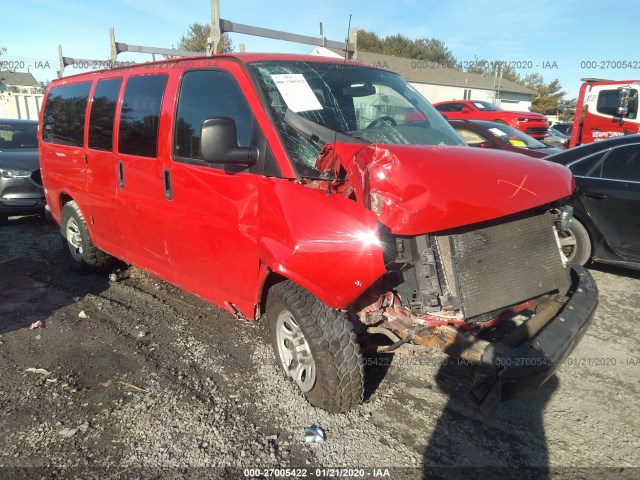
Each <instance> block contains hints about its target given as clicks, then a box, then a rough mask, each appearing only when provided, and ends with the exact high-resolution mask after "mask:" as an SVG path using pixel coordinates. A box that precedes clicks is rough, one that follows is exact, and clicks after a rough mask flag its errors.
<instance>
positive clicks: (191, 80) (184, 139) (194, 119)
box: [173, 70, 255, 159]
mask: <svg viewBox="0 0 640 480" xmlns="http://www.w3.org/2000/svg"><path fill="white" fill-rule="evenodd" d="M208 117H228V118H231V119H233V121H234V122H235V123H236V130H237V132H238V146H239V147H248V146H250V145H251V139H252V134H253V132H254V126H255V119H254V117H253V114H252V113H251V109H250V108H249V105H248V104H247V101H246V99H245V98H244V95H243V94H242V91H241V90H240V87H238V84H237V83H236V82H235V80H234V79H233V77H232V76H231V75H229V74H228V73H226V72H220V71H213V70H196V71H191V72H187V73H186V74H185V75H184V77H183V79H182V86H181V87H180V99H179V101H178V112H177V115H176V124H175V137H174V145H173V154H174V155H175V156H176V157H182V158H192V159H201V157H200V128H201V126H202V122H203V121H204V119H205V118H208Z"/></svg>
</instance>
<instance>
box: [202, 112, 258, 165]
mask: <svg viewBox="0 0 640 480" xmlns="http://www.w3.org/2000/svg"><path fill="white" fill-rule="evenodd" d="M200 155H201V156H202V159H203V160H204V161H205V162H209V163H222V164H233V165H247V166H248V165H253V164H255V163H256V162H257V161H258V149H257V148H256V147H238V133H237V131H236V122H234V121H233V120H232V119H231V118H228V117H211V118H206V119H205V120H204V122H202V128H201V129H200Z"/></svg>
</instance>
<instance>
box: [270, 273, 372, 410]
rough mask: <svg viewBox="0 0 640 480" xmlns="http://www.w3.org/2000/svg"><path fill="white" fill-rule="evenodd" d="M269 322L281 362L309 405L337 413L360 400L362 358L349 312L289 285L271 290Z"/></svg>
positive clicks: (278, 359)
mask: <svg viewBox="0 0 640 480" xmlns="http://www.w3.org/2000/svg"><path fill="white" fill-rule="evenodd" d="M267 319H268V321H269V326H270V329H271V338H272V343H273V350H274V352H275V355H276V359H277V361H278V363H279V364H280V366H281V367H282V369H283V370H284V372H285V374H286V375H287V376H288V377H289V378H290V379H291V380H292V381H293V382H294V383H296V384H297V385H298V387H299V388H300V390H301V391H302V392H303V393H304V395H305V397H306V398H307V400H308V401H309V403H311V405H313V406H315V407H319V408H322V409H324V410H327V411H328V412H329V413H338V412H346V411H347V410H349V409H351V408H354V407H356V406H358V405H359V404H360V403H361V402H362V397H363V393H364V366H363V360H362V354H361V352H360V346H359V344H358V341H357V338H356V334H355V332H354V331H353V325H352V324H351V322H350V321H349V319H348V318H347V316H346V314H345V313H343V312H340V311H338V310H334V309H332V308H329V307H327V306H326V305H325V304H324V303H322V302H321V301H320V300H318V299H317V298H316V297H315V296H314V295H312V294H311V293H310V292H308V291H307V290H305V289H304V288H302V287H301V286H299V285H297V284H295V283H293V282H290V281H286V282H283V283H279V284H277V285H275V286H273V287H272V288H271V290H269V295H268V297H267Z"/></svg>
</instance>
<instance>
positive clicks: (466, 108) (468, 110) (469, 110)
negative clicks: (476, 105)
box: [460, 107, 471, 113]
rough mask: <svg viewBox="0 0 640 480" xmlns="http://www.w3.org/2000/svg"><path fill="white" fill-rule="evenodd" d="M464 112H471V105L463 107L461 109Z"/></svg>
mask: <svg viewBox="0 0 640 480" xmlns="http://www.w3.org/2000/svg"><path fill="white" fill-rule="evenodd" d="M460 111H461V112H462V113H470V112H471V109H470V108H469V107H462V110H460Z"/></svg>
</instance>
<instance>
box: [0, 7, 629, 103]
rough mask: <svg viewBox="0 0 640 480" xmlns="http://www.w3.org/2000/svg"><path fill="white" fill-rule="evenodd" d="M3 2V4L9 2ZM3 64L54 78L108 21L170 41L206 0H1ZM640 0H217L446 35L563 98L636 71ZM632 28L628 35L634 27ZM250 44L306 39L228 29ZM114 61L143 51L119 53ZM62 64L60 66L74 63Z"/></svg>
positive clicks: (96, 40) (274, 12)
mask: <svg viewBox="0 0 640 480" xmlns="http://www.w3.org/2000/svg"><path fill="white" fill-rule="evenodd" d="M7 2H8V5H7ZM3 4H4V5H5V7H4V8H3V12H5V15H4V16H3V21H2V27H1V28H0V47H5V48H6V49H7V50H6V52H5V53H4V54H3V55H2V56H0V70H7V69H13V70H15V71H29V72H31V73H32V74H33V75H34V76H35V78H36V79H37V80H38V81H47V80H52V79H53V78H55V76H56V71H57V69H58V68H59V60H58V45H62V51H63V54H64V55H65V56H68V57H74V58H83V59H97V60H106V59H107V58H108V57H109V54H110V43H109V27H114V28H115V36H116V40H117V41H118V42H124V43H128V44H132V45H144V46H154V47H164V48H171V47H176V45H177V43H178V41H179V40H180V37H181V36H182V35H183V34H185V33H186V32H187V28H188V25H189V24H190V23H192V22H200V23H209V22H210V19H211V13H210V12H211V11H210V9H211V2H210V0H180V1H177V2H175V1H173V2H172V1H168V0H108V1H99V2H98V1H95V0H55V1H51V0H20V1H15V0H3ZM639 13H640V2H637V1H636V0H632V1H630V2H615V1H614V2H609V3H605V2H604V1H603V0H597V1H596V0H582V1H579V0H564V1H563V0H536V1H535V2H513V1H510V2H507V1H505V0H458V1H453V0H449V1H446V0H395V1H389V0H387V1H383V0H351V1H349V2H346V1H344V0H322V1H321V2H320V1H310V0H296V1H289V2H288V1H285V0H269V1H257V0H234V1H231V0H220V16H221V18H224V19H227V20H230V21H232V22H236V23H243V24H248V25H253V26H259V27H263V28H270V29H275V30H284V31H288V32H292V33H298V34H302V35H310V36H316V35H317V36H319V31H320V28H319V24H320V22H322V23H323V27H324V35H325V37H327V38H328V39H331V40H338V41H343V40H344V39H345V38H346V36H347V32H348V27H349V18H350V16H351V27H355V28H362V29H365V30H369V31H374V32H376V33H377V34H378V35H380V36H382V37H384V36H387V35H393V34H396V33H402V34H403V35H405V36H407V37H409V38H412V39H413V38H436V39H438V40H441V41H443V42H444V43H445V44H446V46H447V47H448V48H449V49H450V50H451V51H452V52H453V54H454V55H455V56H456V58H457V59H458V60H459V61H460V62H462V63H463V64H468V63H470V62H473V61H474V59H475V58H483V59H486V60H489V61H494V60H501V61H504V62H507V63H508V64H509V65H511V66H514V67H516V68H517V67H522V68H519V69H518V68H517V70H518V72H519V73H520V74H521V75H522V76H524V75H527V74H529V73H540V74H541V75H542V76H543V77H544V79H545V81H546V82H549V81H551V80H554V79H556V78H557V79H558V80H560V83H561V84H562V86H563V89H564V91H566V92H567V96H566V97H565V98H566V99H570V98H574V97H576V96H577V94H578V89H579V87H580V78H584V77H597V78H606V79H614V80H628V79H638V78H640V39H639V38H640V37H638V35H637V32H638V18H639V15H638V14H639ZM634 33H635V35H634ZM231 38H232V40H233V42H234V44H235V45H236V48H238V46H239V44H240V43H243V44H244V45H245V50H246V51H249V52H291V53H308V52H310V51H311V49H312V48H313V47H312V46H308V45H301V44H294V43H289V42H282V41H274V40H269V39H263V38H260V37H252V36H246V35H240V34H231ZM118 60H121V61H148V60H151V56H150V55H143V54H133V53H123V54H120V55H119V56H118ZM80 71H82V70H80V69H77V68H72V67H67V69H66V70H65V75H69V74H73V73H79V72H80Z"/></svg>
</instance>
